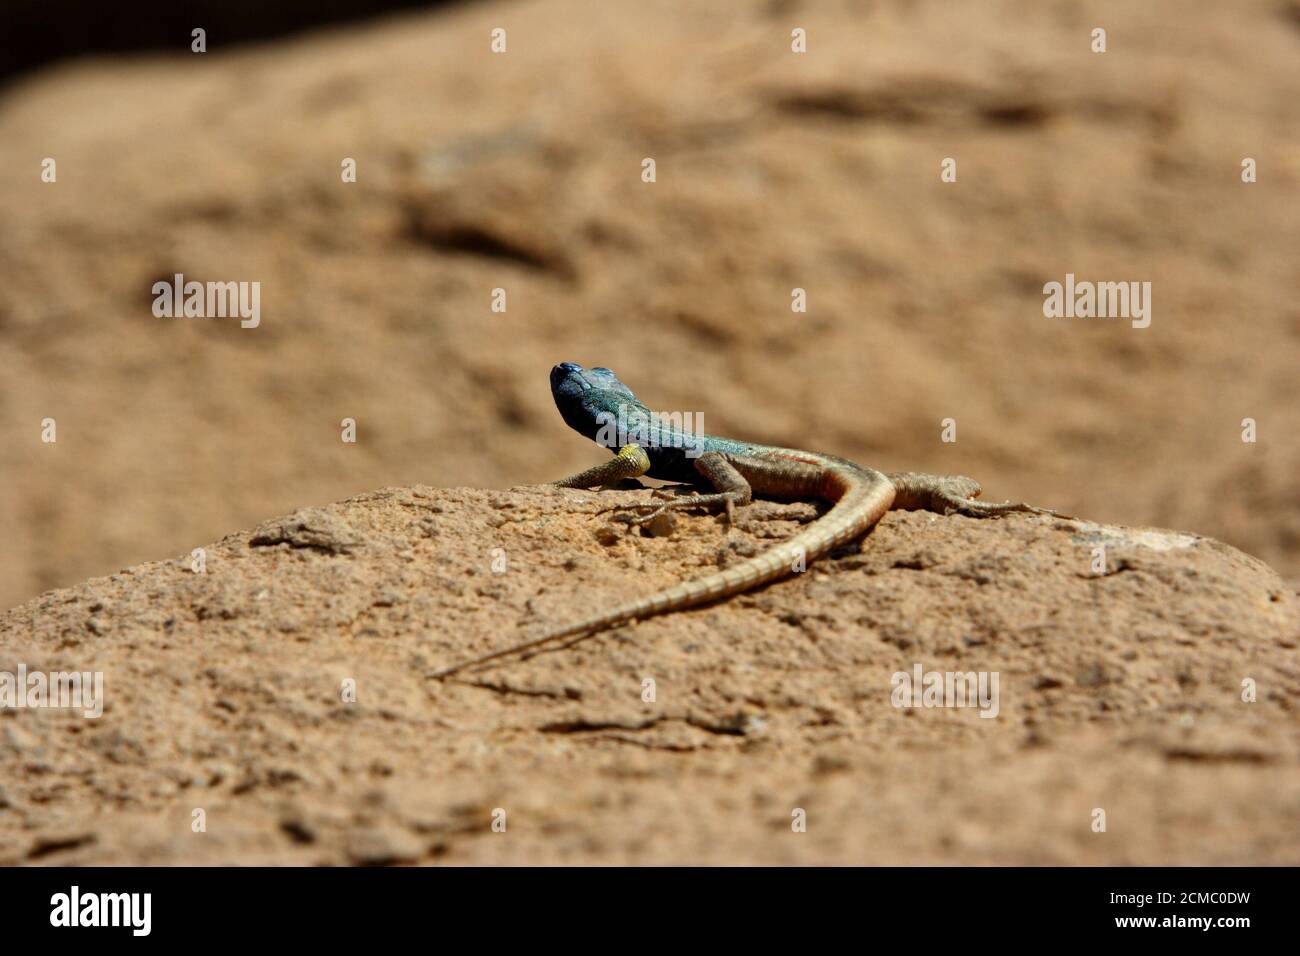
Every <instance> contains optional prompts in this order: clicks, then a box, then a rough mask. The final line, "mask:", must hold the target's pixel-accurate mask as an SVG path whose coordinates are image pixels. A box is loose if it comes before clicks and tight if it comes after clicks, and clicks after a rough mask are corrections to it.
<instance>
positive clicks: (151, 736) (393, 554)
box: [0, 486, 1300, 865]
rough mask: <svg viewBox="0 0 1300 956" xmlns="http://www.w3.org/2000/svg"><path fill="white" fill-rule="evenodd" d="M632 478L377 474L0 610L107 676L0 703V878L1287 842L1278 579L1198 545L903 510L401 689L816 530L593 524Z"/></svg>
mask: <svg viewBox="0 0 1300 956" xmlns="http://www.w3.org/2000/svg"><path fill="white" fill-rule="evenodd" d="M645 497H646V492H644V491H634V490H625V491H616V492H602V493H599V494H597V493H594V492H592V493H584V492H574V491H565V492H562V491H556V490H550V489H540V488H518V489H513V490H510V491H488V490H475V489H464V488H460V489H445V490H444V489H437V488H432V487H426V486H416V487H411V488H396V489H393V488H390V489H385V490H382V491H378V492H375V493H371V494H365V495H361V496H358V497H355V498H352V499H350V500H348V501H343V502H340V503H337V504H334V505H330V506H327V507H321V508H310V509H304V510H302V511H299V512H296V513H294V514H293V515H289V516H286V517H284V518H280V519H276V520H273V521H268V522H265V523H263V524H262V525H260V526H259V527H257V528H255V529H253V530H252V531H249V532H244V533H240V534H233V535H229V536H227V537H225V538H222V539H221V540H220V541H218V542H216V543H215V544H212V545H210V546H209V547H207V548H206V549H204V554H203V555H202V558H203V560H204V562H205V570H204V572H203V573H195V572H194V571H193V570H192V567H193V562H194V561H195V560H196V558H195V556H193V555H190V554H186V555H182V556H180V557H178V558H176V559H175V560H171V561H162V562H155V563H151V564H145V565H141V566H139V567H136V568H132V569H130V570H127V571H123V572H122V573H120V574H115V575H112V576H110V577H106V578H97V579H94V580H91V581H88V582H86V583H84V584H82V585H80V586H78V587H74V588H68V589H65V590H60V591H54V592H49V593H46V594H44V595H42V596H41V597H39V598H37V599H35V600H32V601H29V602H28V603H26V604H24V605H22V606H20V607H17V608H15V609H13V610H12V611H9V612H8V613H6V614H5V615H3V616H2V617H0V669H8V668H15V667H16V665H17V664H18V663H23V664H25V665H26V666H27V668H28V670H29V671H37V670H40V671H47V672H48V671H67V670H73V669H75V670H81V671H86V670H90V671H95V670H98V671H102V672H103V673H104V680H105V707H104V713H103V716H102V717H100V718H98V719H88V718H85V717H82V716H80V715H79V714H76V713H74V712H71V711H66V710H49V709H46V710H5V711H0V781H3V783H2V784H0V863H3V864H13V863H36V864H196V863H206V864H216V863H222V864H225V863H231V864H233V863H294V864H317V863H323V864H358V865H378V864H406V863H436V862H450V863H478V864H482V863H636V864H664V863H805V864H821V863H882V864H883V863H894V864H906V863H930V864H938V863H968V864H979V863H1000V864H1020V863H1023V864H1102V863H1116V864H1144V865H1150V864H1191V863H1200V864H1247V863H1269V864H1291V865H1294V864H1297V863H1300V721H1297V717H1296V713H1295V701H1296V699H1297V694H1298V693H1300V615H1298V611H1297V599H1296V596H1295V595H1294V594H1293V593H1291V591H1290V590H1289V589H1288V588H1286V587H1285V586H1284V585H1283V584H1282V582H1281V581H1280V580H1279V578H1278V577H1277V575H1276V574H1274V573H1273V572H1272V571H1271V570H1270V569H1268V568H1267V567H1266V566H1265V565H1263V564H1262V563H1260V562H1259V561H1257V560H1255V559H1253V558H1250V557H1248V556H1246V555H1244V554H1242V553H1240V552H1238V551H1236V550H1234V549H1232V548H1230V547H1228V546H1226V545H1223V544H1220V543H1218V542H1216V541H1213V540H1210V539H1207V538H1202V537H1198V536H1195V535H1190V534H1180V533H1174V532H1167V531H1159V530H1153V529H1124V528H1116V527H1107V526H1102V525H1096V524H1090V523H1087V522H1072V521H1062V520H1056V519H1047V518H1039V517H1027V516H1014V517H1011V518H1007V519H1003V520H994V521H977V520H971V519H966V518H962V517H957V516H951V517H939V516H934V515H929V514H917V513H897V512H895V513H890V514H889V515H887V516H886V518H885V519H884V521H883V522H882V523H881V524H880V526H878V527H877V529H876V530H875V531H874V532H873V533H872V534H870V535H869V536H868V537H867V538H866V539H865V541H864V542H863V544H862V546H861V547H860V548H859V547H858V546H857V545H854V546H851V547H847V548H845V549H843V550H841V551H840V552H838V553H836V554H835V555H833V556H831V557H829V558H827V559H823V560H822V561H819V562H816V563H814V564H813V565H812V566H811V567H810V568H809V570H808V571H807V572H806V573H804V574H803V575H800V576H797V577H795V578H793V579H790V580H787V581H784V582H780V583H777V584H774V585H772V586H769V587H767V588H765V589H762V590H760V591H758V592H756V593H753V594H748V595H743V596H740V597H737V598H735V599H732V600H728V601H724V602H722V603H719V604H716V605H713V606H709V607H706V608H702V609H698V610H694V611H688V612H680V613H676V614H672V615H668V616H665V617H660V618H655V619H651V620H647V621H644V622H641V623H640V624H638V625H635V626H631V627H625V628H621V629H618V630H616V631H612V632H608V633H605V634H603V635H601V636H598V637H595V638H592V639H590V640H587V641H584V642H581V643H578V644H576V645H574V646H572V647H569V648H567V649H562V650H556V651H554V652H549V653H543V654H539V655H537V656H535V657H533V658H531V659H528V660H524V661H521V660H513V659H512V660H508V661H505V662H502V663H499V664H498V665H496V666H493V667H491V668H489V669H487V670H484V671H482V672H477V673H473V674H467V675H465V676H464V677H463V679H461V680H451V681H446V682H441V683H440V682H437V681H433V680H430V679H428V677H427V675H428V674H429V673H430V672H431V671H433V670H435V669H436V668H437V667H439V666H442V665H445V664H447V663H448V662H450V661H453V660H457V659H459V658H460V657H462V656H465V655H469V654H475V653H481V652H483V651H486V650H488V649H492V648H497V647H500V646H502V645H504V644H506V643H510V642H513V641H515V640H518V639H519V638H520V637H521V636H523V635H527V634H529V633H531V632H532V631H533V630H535V629H536V628H538V627H541V626H543V625H547V624H554V623H557V622H562V621H565V620H569V619H571V618H573V617H574V616H576V615H580V614H583V613H585V612H587V611H588V610H590V609H591V608H593V607H596V606H599V605H602V604H607V603H610V602H613V601H616V600H619V599H620V598H621V597H624V596H627V595H630V594H633V593H641V592H644V591H646V590H648V589H652V588H657V587H660V586H663V585H667V584H670V583H672V582H674V581H676V580H678V579H680V578H682V577H683V576H688V575H692V576H693V575H698V574H701V573H704V572H706V571H708V570H710V569H712V568H715V567H717V566H719V565H723V564H726V563H727V562H731V561H736V560H739V559H741V558H742V557H744V556H746V555H748V554H751V553H754V552H755V551H756V550H758V549H761V548H763V547H764V546H766V545H767V544H769V543H771V542H772V541H773V540H774V539H777V538H782V537H785V536H788V535H789V534H791V533H793V532H794V531H795V530H796V529H797V528H798V527H799V526H800V524H801V523H804V522H807V521H809V520H812V519H814V518H815V517H816V515H817V510H816V509H815V508H814V506H812V505H806V504H791V505H778V504H774V503H770V502H758V503H756V504H755V505H753V506H752V507H750V508H748V509H744V510H742V511H741V513H740V516H739V518H738V522H737V526H736V527H735V528H733V529H731V530H730V531H728V530H727V528H726V526H725V525H724V524H723V523H722V520H721V519H720V518H715V517H712V516H706V515H699V514H682V515H679V516H677V518H676V521H675V527H674V528H673V529H665V528H660V529H658V530H659V531H660V532H661V533H660V534H654V535H652V534H643V533H641V532H638V531H628V530H627V529H626V528H624V527H623V526H621V525H617V524H614V523H612V522H611V519H610V516H609V515H608V514H602V513H598V509H599V508H602V507H607V506H608V505H609V504H611V503H623V502H632V501H641V500H645ZM662 532H666V533H662ZM1098 545H1103V546H1104V548H1105V554H1106V568H1105V571H1104V573H1100V574H1096V573H1093V566H1094V565H1093V561H1094V549H1095V548H1096V547H1097V546H1098ZM917 665H920V666H921V667H922V669H923V670H925V671H932V670H933V671H955V672H966V671H977V672H978V671H986V672H994V671H995V672H997V673H998V675H999V697H998V713H997V716H996V717H993V718H990V719H986V718H983V717H981V716H979V713H978V712H977V711H976V710H974V709H957V708H924V707H922V708H910V709H905V708H898V707H895V706H893V705H892V704H891V692H892V690H893V686H892V678H893V675H894V674H895V673H896V672H900V671H901V672H908V673H910V672H912V670H913V668H914V667H915V666H917ZM1248 679H1249V680H1250V681H1253V682H1254V686H1255V687H1256V695H1257V698H1256V700H1255V701H1254V702H1245V701H1243V681H1246V680H1248ZM647 680H652V681H653V682H654V683H653V690H654V693H653V698H654V699H653V700H652V701H647V700H645V699H644V696H645V688H646V686H647V685H646V684H645V682H646V681H647ZM349 682H354V683H353V684H350V683H349ZM346 686H355V701H354V702H350V701H345V700H344V693H343V691H344V688H345V687H346ZM196 810H201V811H202V812H203V816H202V819H203V820H204V823H205V825H206V830H205V831H204V832H194V830H193V822H194V820H195V819H196V817H195V811H196ZM1097 810H1102V811H1104V813H1105V824H1106V829H1105V832H1094V830H1093V824H1094V820H1095V819H1096V811H1097ZM798 811H803V813H804V815H805V817H806V832H794V831H793V830H792V821H793V820H794V819H795V816H794V815H795V814H797V813H798ZM502 812H504V821H505V832H494V830H493V826H492V825H493V821H494V818H495V819H500V818H501V814H502Z"/></svg>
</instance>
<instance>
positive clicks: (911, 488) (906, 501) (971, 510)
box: [889, 472, 1071, 518]
mask: <svg viewBox="0 0 1300 956" xmlns="http://www.w3.org/2000/svg"><path fill="white" fill-rule="evenodd" d="M889 480H890V481H891V482H892V483H893V485H894V488H895V494H894V507H895V508H897V509H900V510H902V511H934V512H937V513H938V514H942V515H950V514H960V515H965V516H966V517H968V518H992V517H995V516H997V515H1004V514H1011V513H1012V512H1022V513H1025V514H1036V515H1052V516H1053V517H1056V518H1070V517H1071V515H1067V514H1061V513H1060V512H1059V511H1053V510H1051V509H1050V508H1036V507H1034V506H1033V505H1027V504H1025V503H1024V502H1020V501H1002V502H993V501H976V500H975V499H976V498H978V497H979V493H980V483H979V482H978V481H976V480H975V479H974V478H967V477H966V476H964V475H951V476H947V475H925V474H918V473H916V472H901V473H899V474H895V475H890V476H889Z"/></svg>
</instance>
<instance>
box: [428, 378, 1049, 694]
mask: <svg viewBox="0 0 1300 956" xmlns="http://www.w3.org/2000/svg"><path fill="white" fill-rule="evenodd" d="M551 392H552V394H553V396H554V397H555V404H556V406H557V407H558V408H559V410H560V414H561V415H562V416H563V417H564V420H565V422H567V423H568V424H569V426H570V427H572V428H573V429H575V430H576V431H578V432H581V433H582V434H584V435H586V436H587V437H588V438H591V439H593V440H597V441H602V442H603V441H606V435H607V434H608V433H609V432H611V431H613V428H612V427H611V423H613V425H617V424H618V423H624V424H625V427H626V429H627V431H626V434H633V435H636V434H651V435H652V436H653V439H654V440H653V441H645V442H641V443H629V444H622V443H621V442H615V443H613V444H612V445H610V446H609V447H610V450H611V451H613V452H615V455H614V457H613V458H612V459H610V460H609V461H607V462H604V463H603V464H601V465H597V466H596V467H594V468H589V469H587V470H586V471H583V472H580V473H579V474H576V475H573V476H571V477H569V478H565V479H562V480H560V481H557V482H555V483H554V484H555V485H556V486H558V487H562V488H592V487H599V486H601V485H606V484H611V483H613V482H616V481H619V480H621V479H624V478H633V477H640V476H642V475H648V476H649V477H651V478H659V479H663V480H667V481H685V482H690V483H693V484H697V485H698V484H707V485H710V486H712V488H713V489H714V493H712V494H704V495H694V496H691V497H687V498H679V499H675V500H671V501H668V502H666V503H663V504H659V505H654V506H651V505H641V506H637V507H638V508H639V509H645V508H650V509H651V511H650V513H649V514H647V515H643V516H641V517H638V518H635V519H631V521H632V523H642V522H644V521H647V520H649V519H650V518H653V517H654V516H655V515H657V514H659V513H660V512H662V511H664V510H667V509H669V508H679V507H691V506H701V505H708V506H713V505H721V506H724V507H725V508H726V510H727V514H728V517H730V516H731V515H732V512H733V509H734V508H735V507H736V506H737V505H741V506H743V505H747V504H749V502H750V499H751V497H752V495H753V494H754V493H758V494H761V495H765V496H767V497H772V498H780V499H785V500H807V499H814V498H815V499H820V500H822V501H827V502H831V503H832V505H833V507H832V508H831V509H830V511H828V512H827V513H826V514H824V515H823V516H822V517H821V518H820V519H818V520H817V521H815V522H813V523H812V524H811V525H810V526H809V527H807V528H805V529H804V530H803V531H800V532H799V533H798V534H796V535H795V536H794V537H792V538H790V539H789V540H787V541H783V542H782V543H780V544H778V545H776V546H775V547H773V548H770V549H769V550H767V551H765V552H763V553H762V554H759V555H756V556H755V557H752V558H748V559H747V560H745V561H742V562H740V563H738V564H735V565H733V566H731V567H729V568H725V569H723V570H721V571H717V572H715V573H713V574H709V575H706V576H705V577H702V578H696V579H694V580H690V581H685V582H683V583H681V584H678V585H676V586H674V587H671V588H667V589H665V590H663V591H659V592H657V593H655V594H649V595H646V596H645V597H641V598H637V599H635V600H631V601H628V602H626V603H624V604H621V605H618V606H616V607H614V608H612V609H611V610H608V611H605V612H603V613H600V614H596V615H593V616H591V617H588V618H584V619H582V620H580V621H575V622H573V623H572V624H568V625H565V626H564V627H560V628H557V629H555V630H553V631H550V632H549V633H547V634H544V635H543V636H541V637H539V638H537V639H535V640H530V641H527V642H525V643H523V644H516V645H514V646H511V647H508V648H505V649H503V650H500V651H496V652H494V653H491V654H487V655H484V656H482V657H478V658H474V659H473V660H468V661H462V662H460V663H458V664H455V665H453V666H451V667H447V668H445V669H443V670H441V671H439V672H438V673H437V674H436V675H435V676H437V677H445V676H448V675H450V674H453V673H455V672H457V671H459V670H462V669H463V668H466V667H470V666H474V665H477V664H482V663H486V662H487V661H490V660H494V659H496V658H498V657H503V656H506V655H508V654H514V653H517V652H521V651H527V650H531V649H533V648H536V647H539V646H540V645H542V644H546V643H549V642H551V641H554V640H558V639H560V638H563V637H572V636H575V635H579V634H588V635H591V634H595V633H598V632H600V631H602V630H605V629H606V628H610V627H615V626H617V625H619V624H624V623H627V622H628V621H633V620H638V619H642V618H646V617H650V616H652V615H655V614H663V613H665V612H668V611H675V610H678V609H680V608H687V607H694V606H696V605H698V604H703V603H705V602H707V601H714V600H717V599H719V598H723V597H727V596H728V595H731V594H738V593H740V592H742V591H747V590H749V589H751V588H754V587H757V586H758V585H760V584H764V583H766V582H768V581H773V580H775V579H777V578H781V577H785V576H787V575H789V574H793V573H794V572H795V569H796V568H802V567H804V566H805V565H806V563H807V562H810V561H812V560H814V559H815V558H817V557H820V556H821V555H823V554H825V553H827V552H828V551H831V550H833V549H834V548H836V547H838V546H839V545H841V544H844V543H845V542H847V541H852V540H853V539H854V538H857V537H860V536H861V535H863V534H865V533H866V532H867V531H868V530H870V529H871V527H872V526H873V525H875V524H876V522H877V521H879V520H880V519H881V518H882V517H883V516H884V514H885V512H886V511H888V510H889V509H890V508H891V507H893V508H898V509H903V510H922V509H924V510H929V511H938V512H940V513H944V514H946V513H949V512H959V513H961V514H965V515H970V516H977V517H984V516H990V515H999V514H1005V513H1007V512H1011V511H1025V512H1031V513H1035V514H1055V512H1052V511H1047V510H1045V509H1041V508H1033V507H1030V506H1029V505H1025V504H1014V503H1011V502H1006V503H1003V504H995V503H988V502H982V501H975V500H973V498H974V497H975V496H976V495H978V494H979V493H980V486H979V483H978V482H976V481H974V480H973V479H971V478H962V477H951V478H948V477H941V476H938V475H923V474H914V473H910V472H908V473H900V474H891V475H885V474H882V473H881V472H879V471H876V470H875V469H872V468H867V467H865V466H863V465H858V464H855V463H854V462H851V461H848V460H847V459H844V458H836V457H834V456H832V455H823V454H819V453H817V452H809V451H802V450H799V449H794V448H777V447H774V446H771V445H760V444H756V443H754V442H745V441H737V440H735V439H731V438H719V437H716V436H711V435H702V434H693V433H690V432H684V431H681V430H680V429H677V428H675V427H673V426H672V425H671V424H664V422H663V419H662V418H660V417H659V416H656V415H655V413H653V412H651V411H650V410H649V409H648V408H646V406H645V405H643V404H642V403H641V402H640V401H639V400H638V399H637V398H636V396H635V395H634V394H633V393H632V390H631V389H629V388H628V387H627V386H626V385H624V384H623V383H622V382H620V381H619V380H618V378H617V376H615V375H614V373H613V372H611V371H610V370H609V369H604V368H594V369H584V368H582V366H580V365H576V364H574V363H572V362H562V363H561V364H559V365H557V366H555V368H553V369H552V370H551ZM652 422H653V423H654V424H653V426H652V424H651V423H652ZM652 428H653V431H652Z"/></svg>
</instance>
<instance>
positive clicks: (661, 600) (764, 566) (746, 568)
mask: <svg viewBox="0 0 1300 956" xmlns="http://www.w3.org/2000/svg"><path fill="white" fill-rule="evenodd" d="M845 484H846V488H845V489H844V491H843V494H842V496H841V497H840V498H839V500H837V501H836V502H835V506H834V507H833V508H831V510H830V511H828V512H827V513H826V514H825V515H823V516H822V517H821V518H820V519H819V520H817V521H815V522H814V523H813V524H812V525H811V526H809V527H808V528H805V529H804V530H803V531H800V532H799V533H798V534H796V535H795V536H794V537H793V538H790V539H789V540H788V541H783V542H781V543H780V544H778V545H776V546H775V547H773V548H770V549H768V550H767V551H764V552H763V553H762V554H760V555H757V556H755V557H752V558H749V559H747V560H745V561H742V562H740V563H739V564H736V565H733V566H732V567H729V568H725V569H724V570H722V571H718V572H715V573H713V574H709V575H706V576H705V577H702V578H696V579H694V580H692V581H684V582H683V583H681V584H678V585H674V586H673V587H671V588H665V589H664V590H662V591H659V592H658V593H656V594H651V595H647V596H646V597H643V598H637V599H636V600H633V601H628V602H627V603H625V604H621V605H619V606H617V607H615V608H612V609H611V610H609V611H606V612H604V613H603V614H596V615H593V616H591V617H588V618H584V619H583V620H580V621H577V622H575V623H573V624H568V625H565V626H564V627H561V628H558V629H556V630H553V631H549V632H547V633H546V634H545V635H543V636H542V637H539V638H536V639H534V640H531V641H526V642H524V643H522V644H515V645H513V646H511V647H507V648H503V649H502V650H499V651H494V652H493V653H491V654H485V655H483V656H482V657H476V658H473V659H471V660H466V661H461V662H460V663H458V664H453V665H452V666H450V667H446V668H443V669H442V670H440V671H437V672H435V673H434V674H433V677H435V678H442V677H447V676H449V675H451V674H454V673H456V672H457V671H460V670H463V669H465V668H467V667H473V666H475V665H478V664H484V663H487V662H488V661H493V660H496V659H497V658H500V657H506V656H508V655H511V654H519V653H523V652H525V651H530V650H532V649H533V648H536V647H540V646H541V645H543V644H549V643H550V642H551V641H558V640H560V639H561V638H565V637H573V636H574V635H578V634H584V633H587V634H588V636H589V637H590V636H594V635H595V634H597V633H599V632H600V631H603V630H605V629H607V628H611V627H616V626H618V625H620V624H626V623H627V622H628V621H634V620H640V619H644V618H648V617H653V616H655V615H656V614H662V613H664V612H665V611H676V610H679V609H682V608H688V607H696V606H698V605H700V604H706V603H708V602H709V601H715V600H717V599H718V598H723V597H727V596H728V595H731V594H736V593H738V592H740V591H747V590H749V589H750V588H754V587H757V586H758V585H760V584H766V583H767V582H768V581H775V580H777V579H778V578H784V577H788V576H789V575H791V574H793V573H795V572H794V565H795V564H796V562H801V563H806V562H810V561H813V560H815V559H816V558H818V557H820V556H821V555H823V554H825V553H826V552H828V551H831V550H833V549H834V548H837V547H839V546H840V545H841V544H844V543H845V542H846V541H852V540H853V539H854V538H857V537H859V536H861V535H863V534H865V533H866V532H867V531H868V530H869V529H870V528H871V527H872V526H874V525H875V524H876V522H877V521H879V520H880V519H881V518H882V517H884V514H885V512H886V511H888V510H889V506H890V505H891V504H892V503H893V500H894V486H893V485H892V484H891V483H890V481H889V479H888V478H886V477H885V476H884V475H882V474H880V472H878V471H874V470H870V469H862V472H860V473H859V474H857V475H855V476H854V480H852V481H846V482H845ZM588 632H590V633H588Z"/></svg>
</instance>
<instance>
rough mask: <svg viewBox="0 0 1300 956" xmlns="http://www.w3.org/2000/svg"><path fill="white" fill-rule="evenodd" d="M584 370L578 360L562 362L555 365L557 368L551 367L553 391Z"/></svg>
mask: <svg viewBox="0 0 1300 956" xmlns="http://www.w3.org/2000/svg"><path fill="white" fill-rule="evenodd" d="M582 370H583V369H582V366H581V365H579V364H578V363H577V362H561V363H560V364H559V365H557V366H555V368H553V369H551V391H555V390H556V389H557V388H559V386H560V385H562V384H563V383H564V382H566V381H568V380H569V379H570V378H575V377H577V376H578V375H580V373H581V372H582Z"/></svg>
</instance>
